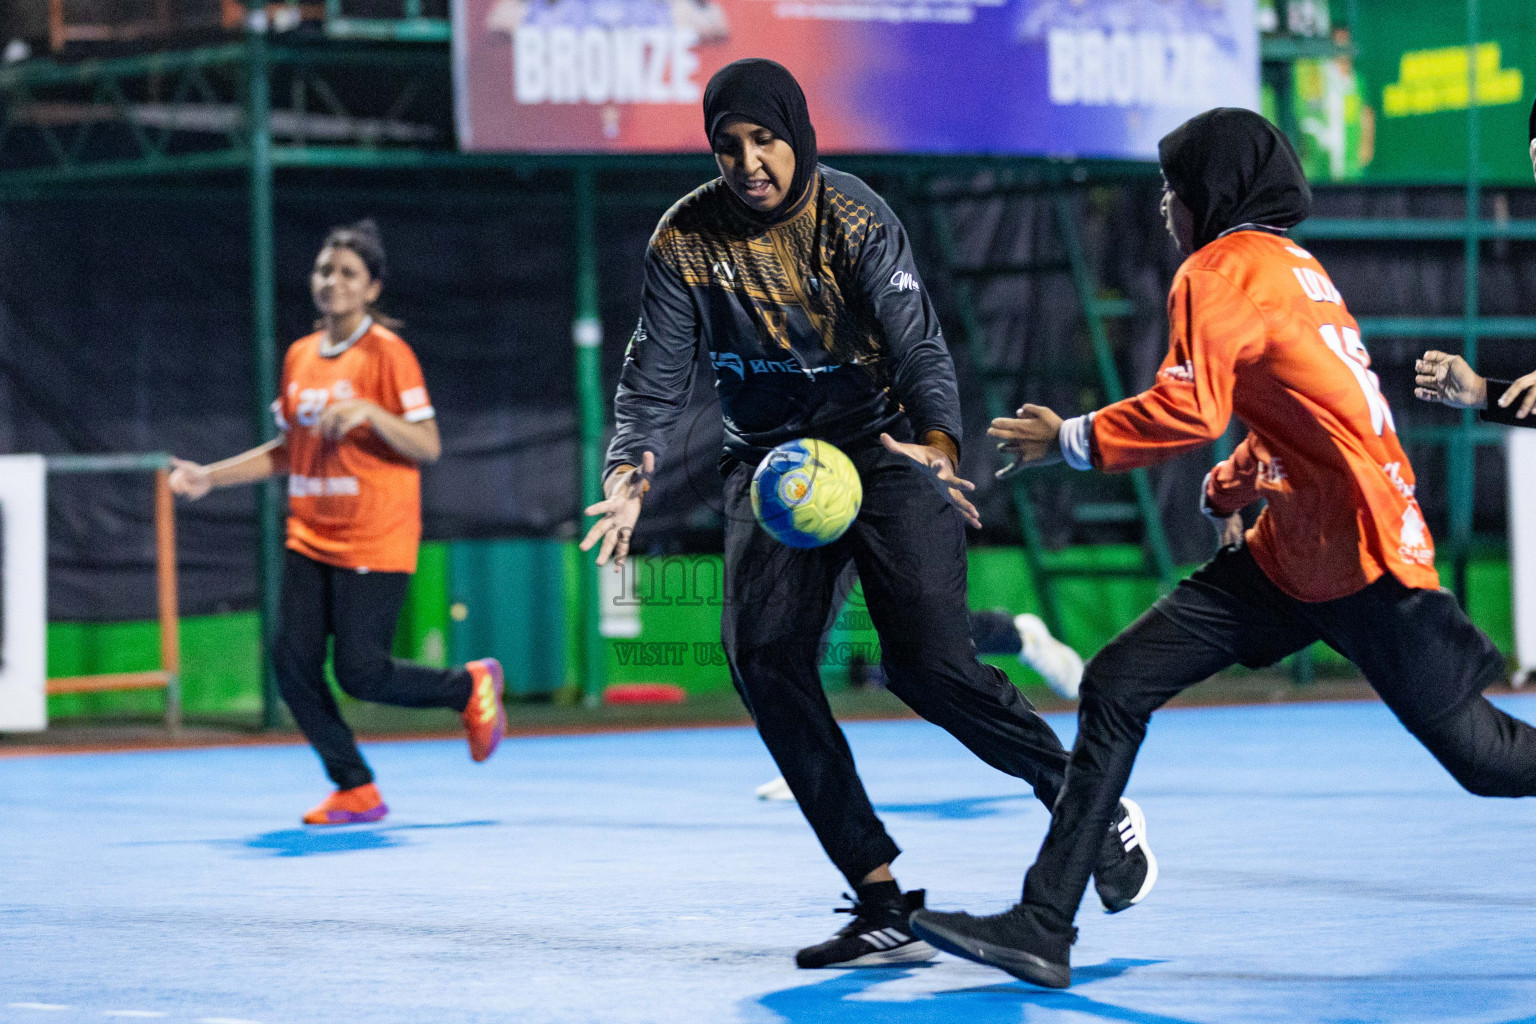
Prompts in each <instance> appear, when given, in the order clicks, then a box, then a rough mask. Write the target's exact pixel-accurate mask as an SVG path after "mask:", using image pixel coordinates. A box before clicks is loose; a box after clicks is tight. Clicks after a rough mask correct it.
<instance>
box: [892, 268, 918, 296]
mask: <svg viewBox="0 0 1536 1024" xmlns="http://www.w3.org/2000/svg"><path fill="white" fill-rule="evenodd" d="M891 287H892V288H895V289H896V290H897V291H899V292H915V291H917V290H918V285H917V275H916V274H913V273H909V272H908V271H905V270H898V271H896V273H894V274H892V275H891Z"/></svg>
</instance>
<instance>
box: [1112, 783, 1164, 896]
mask: <svg viewBox="0 0 1536 1024" xmlns="http://www.w3.org/2000/svg"><path fill="white" fill-rule="evenodd" d="M1120 806H1122V807H1124V808H1125V812H1126V814H1127V815H1129V816H1130V819H1131V830H1132V831H1133V832H1135V833H1136V842H1137V845H1138V846H1140V847H1141V852H1142V854H1143V855H1144V856H1145V857H1146V858H1147V877H1146V878H1143V879H1142V880H1141V888H1140V889H1137V890H1136V895H1135V896H1132V897H1131V898H1130V900H1129V901H1128V902H1121V903H1117V904H1116V905H1115V906H1113V907H1110V906H1107V905H1106V906H1105V907H1104V913H1106V914H1118V913H1120V911H1122V910H1129V909H1130V908H1131V907H1134V906H1135V905H1136V904H1138V903H1140V902H1141V901H1142V900H1144V899H1146V898H1147V893H1149V892H1151V891H1152V887H1153V886H1154V885H1156V884H1157V858H1156V857H1155V856H1153V855H1152V847H1150V846H1148V845H1147V816H1146V815H1145V814H1143V813H1142V811H1141V805H1140V804H1138V803H1137V802H1136V801H1135V800H1132V799H1131V798H1130V797H1121V798H1120Z"/></svg>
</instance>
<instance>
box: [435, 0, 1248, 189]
mask: <svg viewBox="0 0 1536 1024" xmlns="http://www.w3.org/2000/svg"><path fill="white" fill-rule="evenodd" d="M1258 45H1259V44H1258V33H1257V30H1256V28H1255V25H1254V0H455V5H454V62H455V67H454V71H455V89H456V93H457V95H456V108H457V116H458V129H459V142H460V146H461V147H462V148H463V149H465V150H469V151H477V152H546V153H547V152H613V153H675V152H689V151H700V150H704V149H705V148H707V147H706V145H705V139H704V129H703V120H702V114H701V113H700V105H699V101H700V97H701V95H702V93H703V89H704V84H705V83H706V82H707V81H708V80H709V76H710V75H711V74H713V73H714V71H715V70H716V69H718V68H719V67H721V66H722V65H724V64H726V63H728V62H730V61H732V60H735V59H737V58H739V57H771V58H773V59H774V60H777V61H780V62H781V63H783V64H784V65H786V66H787V67H788V68H789V69H790V70H791V71H792V72H794V74H795V76H796V77H797V78H798V79H799V80H800V83H801V84H802V85H803V86H804V87H805V91H806V96H807V98H808V100H809V102H810V109H811V118H812V120H813V122H814V123H815V125H816V132H817V136H818V141H819V143H820V147H821V149H822V151H823V152H826V153H951V154H1018V155H1038V156H1081V157H1112V158H1113V157H1119V158H1129V159H1152V158H1155V156H1156V145H1157V140H1158V139H1159V138H1160V137H1161V136H1162V135H1163V134H1165V133H1166V132H1167V131H1168V130H1169V129H1171V128H1173V127H1175V126H1176V125H1178V124H1179V123H1180V122H1182V121H1184V120H1185V119H1186V118H1188V117H1190V116H1192V115H1194V114H1196V113H1199V112H1200V111H1202V110H1205V109H1207V108H1209V107H1213V106H1244V107H1251V108H1255V109H1256V108H1257V107H1258V103H1259V52H1258Z"/></svg>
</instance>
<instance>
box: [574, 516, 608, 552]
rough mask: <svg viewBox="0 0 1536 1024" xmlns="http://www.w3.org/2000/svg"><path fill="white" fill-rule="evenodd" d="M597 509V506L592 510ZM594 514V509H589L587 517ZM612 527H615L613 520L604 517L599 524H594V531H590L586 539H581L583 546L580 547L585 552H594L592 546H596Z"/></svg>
mask: <svg viewBox="0 0 1536 1024" xmlns="http://www.w3.org/2000/svg"><path fill="white" fill-rule="evenodd" d="M596 507H597V506H596V505H593V506H592V508H596ZM592 514H593V512H592V509H588V510H587V515H592ZM612 526H613V519H612V518H610V517H608V516H604V517H603V518H601V519H599V520H598V521H597V522H595V523H593V524H592V529H590V530H588V531H587V535H586V536H585V537H583V538H581V544H580V545H578V546H579V547H580V548H581V550H583V551H591V550H592V545H593V544H596V543H597V541H598V538H599V537H601V536H603V534H605V533H607V532H608V531H609V529H610V528H611V527H612Z"/></svg>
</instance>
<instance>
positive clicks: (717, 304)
mask: <svg viewBox="0 0 1536 1024" xmlns="http://www.w3.org/2000/svg"><path fill="white" fill-rule="evenodd" d="M818 171H819V174H818V177H817V180H816V182H815V183H814V184H813V185H812V187H811V188H810V189H809V191H808V194H807V196H806V198H805V199H804V200H803V201H802V202H803V206H802V208H801V209H800V210H798V211H797V212H796V213H794V214H793V215H792V216H790V217H788V218H787V219H785V220H783V221H781V222H779V223H777V224H774V225H772V226H765V225H763V224H761V223H758V222H755V221H754V220H753V219H752V218H751V217H749V216H748V215H747V214H746V212H745V211H744V210H743V209H742V207H741V205H740V203H739V201H738V200H737V199H736V198H735V197H734V196H733V195H731V193H730V190H729V186H727V185H726V183H725V182H724V181H723V180H722V179H719V178H717V179H715V180H714V181H712V182H710V183H709V184H707V185H704V186H702V187H700V188H698V189H696V190H695V191H693V192H692V193H690V194H689V195H687V196H685V197H683V198H682V199H681V200H680V201H679V202H678V203H677V204H676V205H675V206H673V207H672V209H671V210H669V211H667V213H666V215H665V216H663V217H662V218H661V222H660V223H659V224H658V225H657V226H656V232H655V234H654V235H652V236H651V241H650V245H649V247H648V249H647V251H646V259H645V283H644V288H643V291H642V295H641V310H640V323H639V325H638V326H637V327H636V328H635V333H634V335H633V337H631V338H630V342H629V349H628V351H627V353H626V355H625V359H624V369H623V372H622V373H621V375H620V377H619V390H618V395H617V397H616V398H615V400H614V418H615V420H616V421H617V432H616V433H615V435H614V438H613V442H612V444H611V445H609V448H608V458H607V465H606V466H605V469H604V473H605V474H606V473H607V472H609V471H611V470H612V469H613V468H614V467H615V466H618V465H620V464H624V463H629V464H633V465H638V464H639V463H640V457H641V454H642V453H643V452H646V451H650V452H652V453H654V454H655V456H656V459H657V462H658V463H660V461H661V459H662V457H663V455H664V454H665V452H666V448H667V442H668V441H669V439H670V438H671V435H672V432H673V428H674V427H675V426H676V425H677V421H678V419H679V418H680V417H681V416H682V414H683V409H684V407H685V406H686V404H687V401H688V392H689V389H690V388H691V386H692V383H693V376H694V372H695V368H696V367H697V365H698V364H699V362H700V361H701V360H702V358H703V357H705V356H707V357H708V359H709V361H710V363H711V365H712V366H713V369H714V372H715V386H716V388H717V390H718V392H719V395H720V407H721V412H722V414H723V416H724V420H725V448H726V451H727V452H728V453H729V454H731V455H733V456H735V457H736V458H739V459H741V460H743V461H748V462H756V461H758V460H760V459H761V458H762V456H763V455H764V454H766V453H767V451H768V450H769V449H770V448H772V447H774V446H775V445H778V444H781V443H783V442H784V441H788V440H792V439H794V438H797V437H816V438H820V439H822V440H825V441H830V442H832V443H833V444H835V445H838V446H839V447H857V446H858V445H860V444H863V443H868V442H869V441H872V440H873V439H874V438H876V437H878V436H879V434H880V433H881V432H882V431H891V432H892V433H895V434H897V435H898V436H900V435H903V434H905V433H906V426H907V424H910V429H911V430H912V431H913V433H914V436H916V437H922V436H923V434H924V433H925V432H926V431H928V430H942V431H944V432H945V433H946V434H948V435H949V436H950V437H952V438H954V439H955V441H956V443H957V444H958V443H959V441H960V396H959V391H958V389H957V387H956V384H955V368H954V363H953V362H952V361H951V360H950V356H949V350H948V348H947V347H946V346H945V344H944V338H943V335H942V334H941V333H940V330H939V322H938V316H937V315H936V314H935V313H934V309H933V304H932V303H931V302H930V301H929V300H928V295H927V293H926V291H925V290H924V289H923V287H922V283H921V281H920V280H919V278H918V274H917V267H916V265H915V264H914V263H913V261H912V251H911V245H910V244H909V243H908V240H907V234H906V231H905V230H904V229H903V228H902V226H901V222H900V221H899V220H897V218H896V215H895V214H894V213H892V212H891V209H890V207H888V206H887V205H886V204H885V201H884V200H882V199H881V198H880V197H879V196H878V195H876V194H875V192H874V190H873V189H871V188H870V187H869V186H868V185H866V184H864V182H862V181H860V180H859V179H858V178H856V177H854V176H853V175H851V174H845V173H843V172H841V171H835V170H832V169H831V168H829V167H826V166H822V167H819V168H818ZM903 420H905V421H907V424H904V423H903Z"/></svg>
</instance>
